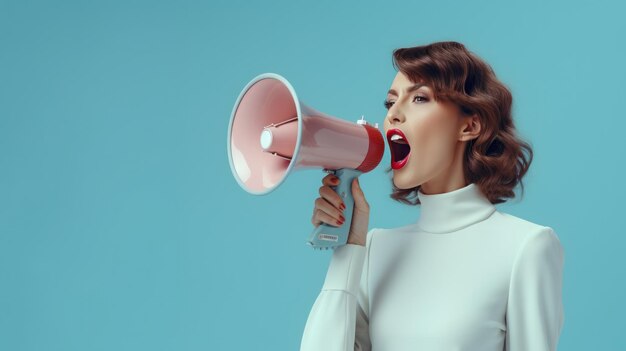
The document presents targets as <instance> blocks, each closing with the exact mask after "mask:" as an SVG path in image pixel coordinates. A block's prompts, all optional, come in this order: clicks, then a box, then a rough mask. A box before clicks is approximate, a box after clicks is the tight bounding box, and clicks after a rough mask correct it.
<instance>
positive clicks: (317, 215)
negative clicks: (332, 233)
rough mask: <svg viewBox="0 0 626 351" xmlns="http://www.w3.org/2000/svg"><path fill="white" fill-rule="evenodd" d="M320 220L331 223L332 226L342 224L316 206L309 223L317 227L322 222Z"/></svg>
mask: <svg viewBox="0 0 626 351" xmlns="http://www.w3.org/2000/svg"><path fill="white" fill-rule="evenodd" d="M322 222H324V223H326V224H328V225H332V226H334V227H338V226H340V225H342V224H343V221H337V220H336V219H335V218H334V217H333V216H331V215H329V214H328V213H326V212H324V211H323V210H321V209H319V208H316V209H315V211H314V212H313V218H312V220H311V223H313V225H314V226H316V227H317V226H319V225H320V224H322Z"/></svg>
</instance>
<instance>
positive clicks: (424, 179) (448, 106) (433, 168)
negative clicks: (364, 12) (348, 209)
mask: <svg viewBox="0 0 626 351" xmlns="http://www.w3.org/2000/svg"><path fill="white" fill-rule="evenodd" d="M413 85H415V83H414V82H411V81H410V80H409V79H408V77H407V76H406V75H405V74H404V73H402V72H398V73H397V74H396V76H395V78H394V80H393V82H392V84H391V88H390V92H389V93H388V94H387V100H386V101H388V102H389V105H390V106H389V109H388V111H387V116H386V117H385V120H384V136H385V138H386V135H387V131H388V130H389V129H394V128H396V129H400V130H402V132H403V133H404V135H405V136H406V138H407V142H408V143H409V145H410V147H411V154H410V156H409V160H408V162H407V164H406V165H405V166H404V167H403V168H401V169H398V170H393V182H394V184H395V186H396V187H398V188H400V189H409V188H413V187H416V186H418V185H421V191H422V192H423V193H424V194H441V193H446V192H450V191H453V190H456V189H460V188H462V187H464V186H467V185H468V184H467V183H466V182H465V180H464V171H463V152H464V150H465V145H466V144H467V142H468V141H469V140H472V139H475V138H477V137H478V135H479V134H480V120H479V118H478V116H477V115H471V116H467V115H464V114H463V113H462V112H461V110H460V108H459V107H458V106H457V105H456V104H454V103H450V102H443V101H437V100H435V99H434V96H433V92H432V90H431V88H430V87H429V86H427V85H425V86H421V87H419V88H418V89H417V90H414V91H408V89H409V88H410V87H412V86H413ZM337 184H338V179H336V177H334V176H333V175H331V174H329V175H327V176H325V177H324V178H323V179H322V186H321V187H320V188H319V194H320V197H319V198H317V199H316V200H315V208H314V211H313V217H312V219H311V222H312V223H313V225H314V226H316V227H317V226H318V225H320V224H321V223H322V222H324V223H328V224H330V225H341V223H343V221H342V220H341V219H342V208H341V204H342V200H341V197H340V196H339V195H338V194H337V193H336V192H335V191H334V190H333V189H332V188H330V186H331V185H333V186H335V185H337ZM352 194H353V197H354V211H353V216H352V224H351V227H350V233H349V235H348V244H354V245H361V246H365V239H366V235H367V231H368V223H369V213H370V206H369V204H368V202H367V200H366V199H365V195H364V193H363V191H362V189H361V187H360V185H359V184H358V179H355V181H354V182H353V183H352Z"/></svg>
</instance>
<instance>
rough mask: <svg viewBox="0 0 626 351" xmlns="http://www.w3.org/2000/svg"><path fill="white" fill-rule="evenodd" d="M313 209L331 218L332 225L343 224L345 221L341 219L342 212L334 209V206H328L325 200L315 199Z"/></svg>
mask: <svg viewBox="0 0 626 351" xmlns="http://www.w3.org/2000/svg"><path fill="white" fill-rule="evenodd" d="M315 208H316V209H320V210H322V211H323V212H324V213H326V214H327V215H329V216H330V217H331V218H332V220H333V222H334V223H336V222H342V223H343V222H345V220H346V219H345V218H344V217H343V211H342V210H340V209H338V208H336V207H335V206H333V205H332V204H330V203H329V202H328V201H326V200H325V199H322V198H321V197H318V198H317V199H315ZM327 223H328V222H327Z"/></svg>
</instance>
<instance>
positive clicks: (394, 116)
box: [387, 107, 404, 124]
mask: <svg viewBox="0 0 626 351" xmlns="http://www.w3.org/2000/svg"><path fill="white" fill-rule="evenodd" d="M387 121H388V122H389V124H396V123H402V122H404V115H403V114H402V113H401V112H400V111H398V109H394V108H393V107H392V108H391V109H389V112H387Z"/></svg>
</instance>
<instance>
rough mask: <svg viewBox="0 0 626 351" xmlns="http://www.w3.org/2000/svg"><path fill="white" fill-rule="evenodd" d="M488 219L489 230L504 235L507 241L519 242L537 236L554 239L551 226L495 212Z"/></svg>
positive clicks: (553, 231)
mask: <svg viewBox="0 0 626 351" xmlns="http://www.w3.org/2000/svg"><path fill="white" fill-rule="evenodd" d="M489 219H490V223H489V227H490V228H493V229H494V230H497V231H498V232H499V233H502V234H505V235H506V236H508V237H509V239H511V238H515V239H518V240H519V241H520V242H523V241H525V240H526V239H528V238H529V237H533V236H537V235H549V236H554V237H556V232H555V230H554V229H553V228H552V227H551V226H549V225H545V224H541V223H537V222H533V221H531V220H528V219H525V218H521V217H518V216H515V215H512V214H510V213H506V212H500V211H496V212H495V213H494V215H493V216H491V218H489Z"/></svg>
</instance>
